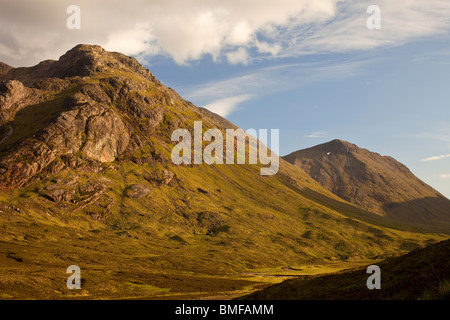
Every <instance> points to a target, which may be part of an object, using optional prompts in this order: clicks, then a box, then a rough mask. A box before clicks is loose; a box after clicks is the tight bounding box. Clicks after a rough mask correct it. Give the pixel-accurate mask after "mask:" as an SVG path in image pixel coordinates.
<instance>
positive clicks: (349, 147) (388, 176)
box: [284, 140, 450, 230]
mask: <svg viewBox="0 0 450 320" xmlns="http://www.w3.org/2000/svg"><path fill="white" fill-rule="evenodd" d="M284 159H285V160H286V161H288V162H290V163H292V164H294V165H296V166H298V167H300V168H302V169H303V170H305V172H306V173H308V175H310V176H311V177H312V178H313V179H315V180H316V181H318V182H319V183H320V184H321V185H322V186H323V187H325V188H327V189H328V190H330V191H331V192H333V193H334V194H336V195H338V196H339V197H341V198H342V199H344V200H346V201H349V202H351V203H353V204H355V205H357V206H358V207H360V208H363V209H365V210H368V211H371V212H374V213H376V214H379V215H382V216H388V217H390V218H393V219H395V220H396V221H398V222H399V223H403V224H407V225H411V224H413V225H414V224H415V225H430V226H433V225H434V226H439V225H441V226H442V227H443V225H442V224H445V227H443V228H447V230H450V201H449V200H448V199H446V198H445V197H444V196H442V195H441V194H440V193H439V192H437V191H436V190H434V189H433V188H431V187H430V186H428V185H427V184H425V183H424V182H423V181H421V180H420V179H418V178H417V177H416V176H415V175H414V174H413V173H411V171H410V170H409V169H408V168H407V167H406V166H404V165H403V164H401V163H400V162H398V161H396V160H395V159H393V158H391V157H387V156H381V155H379V154H377V153H375V152H370V151H368V150H366V149H362V148H359V147H358V146H356V145H354V144H352V143H349V142H346V141H342V140H333V141H331V142H328V143H324V144H321V145H318V146H315V147H312V148H308V149H304V150H300V151H297V152H294V153H291V154H289V155H287V156H285V157H284Z"/></svg>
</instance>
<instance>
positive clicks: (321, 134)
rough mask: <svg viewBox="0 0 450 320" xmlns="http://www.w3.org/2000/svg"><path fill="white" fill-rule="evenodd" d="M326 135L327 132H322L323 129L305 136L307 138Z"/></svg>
mask: <svg viewBox="0 0 450 320" xmlns="http://www.w3.org/2000/svg"><path fill="white" fill-rule="evenodd" d="M325 135H326V132H322V131H318V132H313V133H311V134H308V135H306V136H305V138H323V136H325Z"/></svg>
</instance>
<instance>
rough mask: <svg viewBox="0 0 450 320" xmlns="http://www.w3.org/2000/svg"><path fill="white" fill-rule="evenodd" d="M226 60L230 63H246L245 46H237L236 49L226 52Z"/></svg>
mask: <svg viewBox="0 0 450 320" xmlns="http://www.w3.org/2000/svg"><path fill="white" fill-rule="evenodd" d="M227 59H228V62H230V63H231V64H244V65H245V64H248V62H249V55H248V52H247V50H246V49H245V48H239V49H237V50H236V51H232V52H228V53H227Z"/></svg>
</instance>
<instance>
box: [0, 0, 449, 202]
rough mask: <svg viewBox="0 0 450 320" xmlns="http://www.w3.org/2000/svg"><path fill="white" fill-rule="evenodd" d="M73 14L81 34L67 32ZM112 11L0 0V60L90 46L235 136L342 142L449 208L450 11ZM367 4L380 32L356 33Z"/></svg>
mask: <svg viewBox="0 0 450 320" xmlns="http://www.w3.org/2000/svg"><path fill="white" fill-rule="evenodd" d="M70 4H77V5H79V7H80V9H81V29H80V30H68V29H67V27H66V19H67V18H68V14H67V12H66V8H67V6H68V5H70ZM108 4H109V6H108V7H105V6H104V4H102V3H100V2H99V1H87V0H79V1H69V0H61V1H58V2H55V1H51V0H42V1H39V2H36V1H31V0H25V1H20V2H19V1H9V0H0V6H1V10H0V61H3V62H5V63H8V64H10V65H12V66H16V67H17V66H24V65H25V66H26V65H34V64H36V63H37V62H39V61H41V60H45V59H49V58H52V59H57V58H58V57H59V56H60V55H62V54H63V53H64V52H66V51H67V50H69V49H70V48H72V47H73V46H75V45H76V44H78V43H90V44H99V45H102V46H103V47H104V48H105V49H107V50H111V51H120V52H123V53H125V54H129V55H132V56H135V57H136V58H137V59H138V60H139V61H140V62H141V63H143V64H144V65H145V66H146V67H148V68H149V69H150V70H151V71H152V72H153V73H154V74H155V76H156V77H157V78H158V79H159V80H161V81H162V82H163V83H164V84H166V85H167V86H170V87H172V88H174V89H175V90H177V91H178V92H179V93H180V94H181V95H182V96H183V97H185V98H186V99H187V100H190V101H192V102H193V103H194V104H196V105H197V106H203V107H207V108H209V109H211V110H213V111H215V112H217V113H219V114H221V115H223V116H224V117H226V118H227V119H229V120H230V121H232V122H233V123H235V124H237V125H238V126H240V127H242V128H244V129H249V128H255V129H264V128H266V129H271V128H273V129H280V154H281V155H285V154H288V153H290V152H292V151H295V150H298V149H302V148H306V147H310V146H313V145H316V144H319V143H323V142H327V141H330V140H333V139H335V138H339V139H343V140H347V141H349V142H352V143H355V144H357V145H358V146H360V147H364V148H367V149H369V150H371V151H375V152H378V153H380V154H382V155H390V156H393V157H394V158H396V159H397V160H398V161H400V162H402V163H404V164H405V165H406V166H408V167H409V168H410V169H411V171H412V172H413V173H414V174H416V175H417V176H418V177H419V178H421V179H422V180H424V181H425V182H427V183H428V184H430V185H431V186H433V187H434V188H435V189H437V190H438V191H440V192H441V193H443V194H444V195H446V196H447V197H450V126H449V124H450V108H449V103H450V90H449V85H450V37H449V31H450V1H448V0H429V1H426V2H424V1H420V0H401V1H400V0H399V1H389V0H379V1H377V2H376V3H372V2H371V1H370V2H369V1H361V0H359V1H357V0H347V1H341V0H314V1H313V0H278V1H273V0H258V1H256V0H228V1H218V0H195V1H194V0H183V1H180V0H164V1H162V0H151V1H144V0H129V1H126V2H124V1H119V0H111V1H109V2H108ZM372 4H376V5H378V6H379V8H380V10H381V29H380V30H369V29H368V28H367V25H366V21H367V19H368V18H369V16H370V14H368V13H367V8H368V6H369V5H372Z"/></svg>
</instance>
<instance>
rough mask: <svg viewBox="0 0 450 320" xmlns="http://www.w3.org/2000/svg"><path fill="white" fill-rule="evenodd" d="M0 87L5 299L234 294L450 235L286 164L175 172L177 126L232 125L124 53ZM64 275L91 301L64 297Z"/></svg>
mask: <svg viewBox="0 0 450 320" xmlns="http://www.w3.org/2000/svg"><path fill="white" fill-rule="evenodd" d="M3 79H4V81H3V82H0V173H1V174H0V274H1V277H0V298H5V299H18V298H25V299H29V298H46V299H47V298H83V299H92V298H103V299H108V298H168V297H169V298H183V297H188V298H200V297H216V296H217V295H221V296H223V295H225V296H227V297H230V296H237V295H242V294H243V293H245V292H248V291H253V290H255V289H256V288H260V287H262V286H266V285H267V284H268V283H273V281H274V280H273V277H269V276H268V277H266V276H264V274H271V273H272V272H273V270H274V269H275V270H278V269H279V268H280V267H286V266H289V265H294V266H300V265H305V264H313V265H317V266H320V267H318V268H322V266H323V267H324V268H326V269H327V270H329V269H330V268H332V269H340V268H344V267H348V266H349V265H355V264H356V265H359V264H361V263H367V262H368V261H373V260H374V259H380V258H383V257H389V256H395V255H399V254H402V253H406V252H409V251H410V250H412V249H414V248H417V247H424V246H427V245H430V244H432V243H435V242H437V241H440V240H443V239H446V238H447V237H446V236H444V235H440V234H424V233H418V232H413V231H412V230H410V229H408V228H403V227H400V226H395V225H392V224H390V223H388V222H387V220H386V219H384V218H383V217H380V216H378V215H375V214H372V213H370V212H367V211H365V210H363V209H361V208H358V207H356V206H353V205H351V204H350V203H348V202H346V201H344V200H342V199H340V198H339V197H337V196H336V195H334V194H333V193H331V192H330V191H328V190H327V189H325V188H323V187H322V186H321V185H320V184H319V183H318V182H316V181H314V180H313V179H311V178H310V177H309V176H308V175H307V174H306V173H305V172H304V171H303V170H301V169H299V168H298V167H296V166H294V165H291V164H289V163H288V162H286V161H284V160H282V159H280V164H279V171H278V173H277V174H276V175H267V176H262V175H261V174H260V169H261V166H262V164H261V163H259V164H239V165H238V164H234V165H231V164H229V165H226V164H214V165H207V164H205V163H203V164H193V163H192V164H181V165H175V164H174V163H173V162H172V161H171V151H172V149H173V148H174V146H175V145H176V144H177V143H176V142H174V141H172V140H171V136H172V133H173V132H174V131H175V130H176V129H180V128H182V129H186V130H188V132H189V133H191V136H192V133H193V131H194V122H195V121H202V127H203V130H204V131H205V130H207V129H211V128H216V129H218V130H220V132H225V130H226V129H236V128H237V127H236V126H235V125H233V124H232V123H230V122H228V121H227V120H225V119H223V118H221V117H220V116H218V115H216V114H214V113H212V112H210V111H208V110H205V109H202V108H198V107H196V106H194V105H193V104H192V103H190V102H188V101H186V100H184V99H183V98H182V97H180V96H179V95H178V94H177V93H176V92H175V91H174V90H172V89H170V88H168V87H166V86H164V85H163V84H162V83H160V82H159V81H158V80H157V79H156V78H155V76H154V75H153V74H152V73H151V72H150V71H149V70H147V69H146V68H144V67H143V66H141V65H140V64H139V63H138V62H137V60H135V59H134V58H131V57H127V56H125V55H123V54H121V53H117V52H107V51H105V50H104V49H103V48H101V47H99V46H92V45H78V46H76V47H74V48H73V49H71V50H69V51H68V52H67V53H66V54H64V55H63V56H61V58H60V59H59V60H57V61H52V60H47V61H43V62H41V63H39V64H38V65H36V66H34V67H26V68H25V67H23V68H13V69H9V70H8V71H7V73H6V74H4V75H3ZM248 152H249V151H248ZM248 152H247V153H248ZM247 156H248V154H247ZM70 265H78V266H79V267H80V268H81V273H82V290H81V291H70V290H68V289H67V287H66V284H65V281H66V279H67V277H68V275H67V274H66V269H67V267H68V266H70ZM242 273H245V275H243V274H242ZM261 273H262V274H263V276H261V275H260V274H261ZM250 274H257V275H250Z"/></svg>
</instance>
